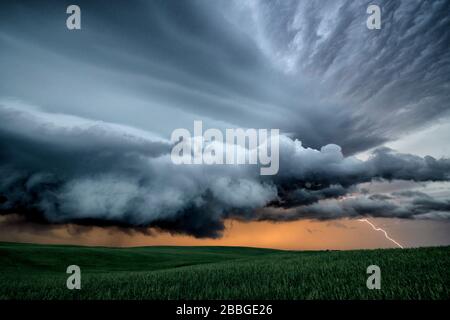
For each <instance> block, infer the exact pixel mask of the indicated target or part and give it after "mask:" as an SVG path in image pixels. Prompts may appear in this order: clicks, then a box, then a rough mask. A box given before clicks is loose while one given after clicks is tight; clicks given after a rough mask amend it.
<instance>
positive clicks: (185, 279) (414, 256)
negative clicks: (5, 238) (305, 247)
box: [0, 243, 450, 299]
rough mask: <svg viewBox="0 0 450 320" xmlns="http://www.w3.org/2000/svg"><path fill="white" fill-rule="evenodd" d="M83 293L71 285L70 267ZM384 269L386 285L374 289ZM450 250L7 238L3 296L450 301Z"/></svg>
mask: <svg viewBox="0 0 450 320" xmlns="http://www.w3.org/2000/svg"><path fill="white" fill-rule="evenodd" d="M71 264H76V265H78V266H80V268H81V286H82V288H81V290H68V289H67V288H66V279H67V277H68V276H69V275H67V274H66V273H65V271H66V268H67V266H68V265H71ZM371 264H376V265H378V266H379V267H380V268H381V277H382V280H381V290H368V289H367V287H366V279H367V277H368V275H367V274H366V268H367V266H369V265H371ZM449 270H450V247H438V248H421V249H404V250H401V249H385V250H360V251H298V252H297V251H279V250H270V249H256V248H240V247H138V248H103V247H79V246H61V245H58V246H56V245H34V244H17V243H0V299H449V298H450V289H449V285H450V275H449Z"/></svg>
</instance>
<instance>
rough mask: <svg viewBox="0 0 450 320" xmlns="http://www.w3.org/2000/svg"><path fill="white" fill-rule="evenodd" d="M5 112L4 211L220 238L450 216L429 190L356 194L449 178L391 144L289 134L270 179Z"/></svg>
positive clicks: (56, 120)
mask: <svg viewBox="0 0 450 320" xmlns="http://www.w3.org/2000/svg"><path fill="white" fill-rule="evenodd" d="M0 117H1V118H2V119H5V120H7V121H5V125H4V126H2V128H1V129H0V150H1V151H0V159H1V160H2V161H1V164H2V165H1V167H0V171H1V175H0V176H1V179H0V194H1V201H0V208H1V211H2V212H3V213H19V214H22V215H24V216H25V217H26V218H27V219H30V220H33V221H39V222H43V223H55V224H58V223H78V224H83V225H115V226H129V227H132V228H136V229H139V228H144V227H154V228H161V229H164V230H168V231H171V232H181V233H187V234H191V235H194V236H197V237H216V236H219V235H220V233H221V231H222V230H223V228H224V225H223V221H224V220H225V219H227V218H235V219H242V220H277V221H284V220H293V219H301V218H311V219H331V218H339V217H346V216H350V217H353V216H360V215H369V216H388V217H415V216H427V217H431V216H432V215H434V214H438V213H439V214H440V215H439V217H441V218H447V217H448V211H449V208H448V202H438V201H434V200H433V199H432V198H427V197H424V196H423V195H420V196H419V197H416V198H414V201H413V202H412V203H410V204H409V203H406V204H404V205H401V204H394V203H393V202H392V201H390V200H389V199H390V198H385V197H381V196H376V195H372V196H370V195H365V196H364V197H361V198H357V199H353V198H348V199H346V197H347V196H348V194H349V193H351V192H353V191H355V190H356V187H357V185H358V184H360V183H364V182H369V181H372V180H373V179H387V180H391V179H396V180H413V181H449V180H450V160H449V159H440V160H437V159H434V158H432V157H425V158H422V157H418V156H413V155H408V154H398V153H396V152H394V151H393V150H390V149H386V148H384V149H379V150H377V151H376V152H374V154H373V155H372V157H371V158H369V159H368V160H366V161H362V160H359V159H358V158H356V157H353V156H348V157H345V156H344V155H343V154H342V151H341V148H340V147H339V146H337V145H327V146H324V147H322V148H321V149H320V150H315V149H311V148H305V147H303V146H302V144H301V142H300V141H298V140H293V139H291V138H289V137H286V136H280V171H279V173H278V174H277V175H274V176H261V175H259V169H258V167H257V166H255V165H206V164H204V165H175V164H173V163H172V161H171V158H170V151H171V144H170V143H169V141H166V140H164V139H162V138H158V137H156V136H155V135H153V134H151V133H147V132H142V131H139V130H135V129H132V128H129V127H124V126H119V125H116V124H111V123H104V122H98V121H92V120H88V119H83V118H79V117H72V116H66V115H61V114H49V113H45V112H42V111H38V110H27V109H23V108H22V109H20V108H13V107H7V106H4V107H1V108H0ZM392 195H393V196H395V195H396V194H394V193H393V194H392ZM398 196H399V197H401V198H408V197H407V194H401V195H398ZM274 212H275V213H274Z"/></svg>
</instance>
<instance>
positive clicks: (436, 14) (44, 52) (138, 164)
mask: <svg viewBox="0 0 450 320" xmlns="http://www.w3.org/2000/svg"><path fill="white" fill-rule="evenodd" d="M369 3H371V4H372V3H376V4H379V5H380V7H381V11H382V27H381V30H369V29H367V28H366V19H367V17H368V15H367V14H366V8H367V6H368V4H369ZM70 4H77V5H79V6H80V8H81V25H82V28H81V30H72V31H71V30H68V29H67V28H66V18H67V16H68V15H67V14H66V8H67V6H68V5H70ZM448 12H450V1H448V0H447V1H438V0H436V1H414V0H411V1H397V0H395V1H381V0H380V1H306V0H305V1H289V0H286V1H263V0H260V1H220V0H216V1H207V0H203V1H199V0H198V1H197V0H189V1H167V0H164V1H114V2H111V1H99V0H95V1H76V2H75V3H74V2H73V1H39V2H38V1H8V0H7V1H2V2H1V4H0V119H1V120H2V123H3V124H2V127H1V129H0V147H1V151H0V170H1V173H2V175H1V178H0V194H1V195H2V198H1V199H2V201H1V203H0V206H1V208H2V211H3V212H4V213H11V212H14V213H17V212H20V213H23V214H24V215H25V216H26V217H27V219H31V220H36V221H39V222H51V223H64V222H73V221H75V222H79V223H82V224H88V225H91V224H92V225H108V224H119V225H125V226H133V227H135V226H138V227H141V226H149V225H150V226H155V227H158V228H162V229H164V230H169V231H173V232H182V233H187V234H192V235H194V236H198V237H209V236H211V237H216V236H218V235H220V233H221V231H222V230H223V228H224V226H223V220H224V219H226V218H235V219H242V220H245V221H247V220H252V221H253V220H269V221H272V220H275V221H279V220H282V221H285V220H296V219H302V218H312V219H315V218H316V219H334V218H339V217H342V216H345V217H358V216H381V217H399V218H427V219H448V217H449V213H450V202H449V195H448V194H447V193H442V192H441V193H439V194H433V192H431V191H430V190H435V189H433V188H432V187H430V185H432V184H433V182H439V183H443V184H444V186H447V187H448V185H446V183H447V182H448V180H449V179H450V172H449V168H450V160H448V159H436V158H432V157H426V156H425V154H422V153H421V152H418V154H419V155H414V154H415V153H416V152H415V149H414V148H412V150H411V148H409V149H408V150H407V153H408V154H406V151H403V152H404V153H401V154H400V153H397V152H394V151H392V150H389V149H387V148H384V147H383V146H385V145H389V144H390V143H394V144H395V143H399V141H401V145H407V144H408V137H410V136H411V135H412V134H413V133H414V134H415V133H420V132H422V131H423V130H429V129H430V128H434V127H435V126H437V125H442V124H448V117H449V109H450V104H449V101H450V51H449V50H448V44H449V43H450V16H449V14H448ZM194 120H202V121H203V122H204V123H205V126H206V127H214V128H219V129H225V128H235V127H243V128H279V129H280V130H281V132H282V133H283V137H282V138H283V139H282V145H281V152H282V153H281V164H282V166H281V167H280V174H279V175H277V176H276V177H273V178H270V179H269V178H267V179H263V178H261V177H259V176H257V175H255V172H254V170H251V169H248V168H244V169H236V170H234V169H230V168H228V167H227V168H222V167H215V166H212V167H208V168H204V167H200V168H198V167H196V168H192V167H190V168H175V167H173V166H171V163H170V161H168V160H169V159H168V152H169V150H170V145H169V142H168V139H169V137H170V133H171V132H172V131H173V130H174V129H176V128H189V129H190V130H191V129H192V126H193V121H194ZM448 132H449V131H448V130H434V131H432V135H431V137H430V138H429V139H428V140H427V141H426V145H427V148H428V149H431V150H432V153H433V154H439V156H445V157H449V156H450V154H446V153H443V152H442V151H441V150H443V148H444V147H445V146H444V145H443V141H445V135H446V134H448ZM295 139H298V141H296V140H295ZM405 139H406V142H405ZM299 141H301V143H300V142H299ZM330 144H333V145H330ZM327 145H328V146H327ZM413 145H414V144H413ZM323 146H327V147H323ZM322 147H323V148H322ZM377 147H381V149H377V151H375V153H374V154H373V156H372V157H371V158H370V159H368V160H366V161H364V160H365V159H363V160H361V159H358V158H356V157H354V155H358V154H360V153H364V152H371V151H372V150H373V148H377ZM424 156H425V157H424ZM438 158H439V157H438ZM373 179H378V180H379V179H384V180H405V181H413V182H411V186H410V188H408V190H394V191H392V190H389V191H386V192H383V190H381V191H377V192H369V191H367V190H365V189H364V190H362V189H361V187H360V184H362V183H368V182H370V181H372V180H373ZM417 183H420V185H417ZM311 185H313V186H314V188H312V189H311V188H310V187H308V186H311ZM424 186H425V187H424ZM447 187H446V188H447ZM424 188H425V189H424ZM280 210H281V211H280Z"/></svg>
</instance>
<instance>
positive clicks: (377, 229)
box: [358, 219, 404, 249]
mask: <svg viewBox="0 0 450 320" xmlns="http://www.w3.org/2000/svg"><path fill="white" fill-rule="evenodd" d="M358 221H361V222H367V223H368V224H370V226H371V227H372V229H373V230H375V231H381V232H383V233H384V236H385V237H386V239H388V240H389V241H391V242H393V243H395V244H396V245H397V246H398V247H399V248H402V249H404V248H403V246H402V245H401V244H400V243H398V242H397V241H395V240H394V239H392V238H391V237H389V235H388V234H387V232H386V231H385V230H383V229H381V228H378V227H376V226H375V225H374V224H373V223H372V222H370V221H369V220H367V219H358Z"/></svg>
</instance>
